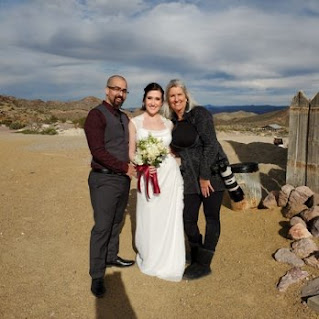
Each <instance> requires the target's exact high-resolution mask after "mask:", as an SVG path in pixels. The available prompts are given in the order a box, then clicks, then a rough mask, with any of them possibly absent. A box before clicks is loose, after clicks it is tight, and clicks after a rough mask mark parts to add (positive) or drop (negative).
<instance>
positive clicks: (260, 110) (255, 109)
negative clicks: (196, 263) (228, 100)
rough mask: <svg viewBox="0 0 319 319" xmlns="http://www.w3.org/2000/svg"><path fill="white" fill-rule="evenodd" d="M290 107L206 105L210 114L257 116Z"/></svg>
mask: <svg viewBox="0 0 319 319" xmlns="http://www.w3.org/2000/svg"><path fill="white" fill-rule="evenodd" d="M287 107H288V106H287V105H285V106H282V105H281V106H275V105H231V106H214V105H210V104H208V105H205V108H207V109H208V110H209V112H210V113H212V114H216V113H225V112H238V111H244V112H252V113H256V114H264V113H268V112H274V111H280V110H283V109H286V108H287Z"/></svg>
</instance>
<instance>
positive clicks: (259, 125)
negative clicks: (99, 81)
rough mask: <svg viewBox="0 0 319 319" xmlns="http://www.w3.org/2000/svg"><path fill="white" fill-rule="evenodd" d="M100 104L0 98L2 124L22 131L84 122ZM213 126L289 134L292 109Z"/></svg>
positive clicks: (224, 119) (227, 116) (222, 119)
mask: <svg viewBox="0 0 319 319" xmlns="http://www.w3.org/2000/svg"><path fill="white" fill-rule="evenodd" d="M99 103H101V99H98V98H96V97H93V96H89V97H86V98H83V99H81V100H78V101H67V102H62V101H47V102H45V101H42V100H39V99H38V100H26V99H18V98H15V97H12V96H5V95H0V124H5V125H6V126H10V125H11V126H12V128H15V129H17V128H22V127H25V126H30V125H33V126H34V123H38V124H39V125H41V124H43V123H46V124H52V123H56V122H65V121H70V122H73V123H78V122H81V121H82V123H83V120H84V119H85V117H86V115H87V113H88V111H89V110H90V109H91V108H93V107H94V106H96V105H98V104H99ZM126 112H127V113H128V115H129V116H135V115H138V114H139V113H140V112H141V111H140V110H139V109H138V108H136V109H135V110H126ZM213 118H214V123H215V125H216V128H217V130H221V131H225V130H226V131H231V130H237V131H238V130H239V131H253V132H254V133H258V132H259V131H263V127H265V126H267V125H271V124H277V125H280V126H281V127H282V129H281V130H280V133H281V134H282V135H286V134H287V128H288V125H289V109H288V108H287V109H284V110H280V111H275V112H269V113H264V114H259V115H258V114H255V113H252V112H245V111H238V112H222V113H217V114H214V116H213Z"/></svg>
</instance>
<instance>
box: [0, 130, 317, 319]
mask: <svg viewBox="0 0 319 319" xmlns="http://www.w3.org/2000/svg"><path fill="white" fill-rule="evenodd" d="M219 138H220V140H222V144H223V146H224V148H225V150H226V152H227V154H228V155H229V157H230V160H231V162H232V163H234V162H238V161H241V162H244V161H258V162H259V163H260V165H259V167H260V176H261V182H262V189H263V195H265V194H267V192H269V191H271V190H274V189H277V190H278V189H279V188H280V186H282V185H284V181H285V166H286V155H287V150H286V149H284V148H279V147H276V146H274V145H273V144H272V138H271V137H261V136H258V137H257V136H249V135H241V134H231V135H230V134H227V133H222V134H219ZM0 149H1V153H0V167H1V170H0V203H1V205H0V211H1V213H0V216H1V223H0V225H1V226H0V243H1V244H0V258H1V263H0V317H1V318H4V319H9V318H10V319H11V318H39V319H40V318H41V319H43V318H63V319H64V318H84V319H90V318H96V319H104V318H139V319H140V318H141V319H144V318H145V319H146V318H147V319H149V318H220V319H223V318H225V319H228V318H239V319H240V318H254V319H255V318H262V319H267V318H271V319H274V318H276V319H280V318H283V319H284V318H298V319H299V318H308V319H314V318H318V314H317V313H315V312H314V311H313V310H311V309H310V308H308V307H307V306H306V305H304V304H303V303H302V302H301V298H300V290H301V288H302V287H303V285H304V284H305V282H306V281H303V282H300V283H298V284H295V285H292V286H290V287H289V288H288V289H287V290H286V292H284V293H282V292H279V291H278V290H277V288H276V285H277V283H278V281H279V278H280V277H281V276H283V275H284V274H285V273H286V271H287V270H288V269H290V266H289V265H286V264H282V263H278V262H276V261H275V260H274V258H273V254H274V253H275V251H276V250H277V249H278V248H282V247H289V245H290V240H288V239H287V238H286V235H287V230H288V226H287V222H286V220H285V219H284V218H283V216H282V214H281V211H280V208H275V209H265V210H258V209H247V210H245V211H234V210H231V209H230V205H229V202H228V201H227V199H225V202H224V204H223V206H222V211H221V219H222V234H221V238H220V242H219V245H218V250H217V252H216V255H215V258H214V260H213V263H212V269H213V273H212V275H210V276H208V277H206V278H203V279H202V280H198V281H193V282H188V281H182V282H180V283H172V282H166V281H163V280H160V279H157V278H153V277H149V276H146V275H144V274H142V273H141V272H140V271H139V270H138V267H137V266H133V267H131V268H129V269H113V268H112V269H110V270H108V271H107V274H106V285H107V294H106V296H105V298H103V299H99V300H97V299H95V298H94V297H93V296H92V295H91V293H90V277H89V275H88V241H89V235H90V230H91V227H92V222H93V220H92V210H91V205H90V200H89V194H88V187H87V175H88V172H89V161H90V155H89V152H88V149H87V145H86V141H85V138H84V136H83V135H77V136H68V135H58V136H43V135H21V134H15V133H13V132H12V131H8V130H7V129H4V128H3V129H1V130H0ZM135 200H136V182H135V181H133V183H132V187H131V197H130V202H129V206H128V209H127V214H126V217H125V221H124V225H123V229H122V233H121V247H120V255H121V256H123V257H125V258H134V257H135V252H134V248H133V247H134V244H133V240H132V238H134V229H135ZM200 227H201V229H202V230H203V227H204V223H203V219H202V217H201V220H200ZM304 269H305V270H307V271H308V272H309V273H311V276H312V277H316V276H318V275H319V274H318V271H317V273H316V271H315V270H313V268H309V267H308V266H305V267H304Z"/></svg>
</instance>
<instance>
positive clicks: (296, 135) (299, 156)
mask: <svg viewBox="0 0 319 319" xmlns="http://www.w3.org/2000/svg"><path fill="white" fill-rule="evenodd" d="M308 115H309V100H308V99H307V97H306V96H305V95H304V93H303V92H302V91H299V92H298V93H297V95H296V96H294V98H293V99H292V102H291V105H290V108H289V144H288V156H287V157H288V158H287V173H286V183H287V184H290V185H292V186H294V187H297V186H301V185H306V163H307V138H308Z"/></svg>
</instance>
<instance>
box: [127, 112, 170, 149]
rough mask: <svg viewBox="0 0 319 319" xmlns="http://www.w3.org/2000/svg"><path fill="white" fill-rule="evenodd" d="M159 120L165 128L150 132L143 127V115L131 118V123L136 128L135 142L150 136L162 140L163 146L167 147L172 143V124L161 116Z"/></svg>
mask: <svg viewBox="0 0 319 319" xmlns="http://www.w3.org/2000/svg"><path fill="white" fill-rule="evenodd" d="M161 119H162V121H163V123H164V126H165V128H164V129H162V130H150V129H146V128H144V127H143V121H144V114H141V115H138V116H136V117H133V118H132V119H131V121H132V122H133V124H134V125H135V128H136V140H137V141H138V140H140V139H142V138H146V137H147V136H148V135H149V134H152V136H154V137H156V138H160V139H162V141H163V143H164V145H165V146H169V145H170V144H171V141H172V134H171V130H172V127H173V123H172V122H171V121H170V120H168V119H167V118H165V117H163V116H161Z"/></svg>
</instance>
